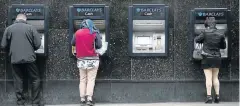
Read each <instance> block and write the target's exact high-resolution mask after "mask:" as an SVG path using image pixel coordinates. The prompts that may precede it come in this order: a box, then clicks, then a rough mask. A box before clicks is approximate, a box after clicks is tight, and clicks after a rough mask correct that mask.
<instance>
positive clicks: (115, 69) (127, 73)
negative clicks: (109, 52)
mask: <svg viewBox="0 0 240 106" xmlns="http://www.w3.org/2000/svg"><path fill="white" fill-rule="evenodd" d="M110 65H111V79H131V61H130V58H129V57H118V56H116V57H112V61H111V64H110Z"/></svg>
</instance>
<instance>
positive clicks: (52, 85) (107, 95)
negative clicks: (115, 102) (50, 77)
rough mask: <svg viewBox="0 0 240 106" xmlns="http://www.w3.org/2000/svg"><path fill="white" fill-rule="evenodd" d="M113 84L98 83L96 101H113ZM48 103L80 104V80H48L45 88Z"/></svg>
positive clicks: (45, 97)
mask: <svg viewBox="0 0 240 106" xmlns="http://www.w3.org/2000/svg"><path fill="white" fill-rule="evenodd" d="M110 85H111V84H110V83H98V82H97V83H96V86H95V91H94V97H93V99H94V100H95V101H96V102H111V86H110ZM44 100H45V103H46V104H79V102H80V94H79V81H78V80H68V81H66V80H65V81H63V80H62V81H61V80H55V81H47V82H46V86H45V88H44Z"/></svg>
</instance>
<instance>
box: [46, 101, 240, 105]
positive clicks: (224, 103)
mask: <svg viewBox="0 0 240 106" xmlns="http://www.w3.org/2000/svg"><path fill="white" fill-rule="evenodd" d="M46 106H80V105H79V104H64V105H46ZM95 106H239V102H222V103H219V104H204V103H202V102H190V103H188V102H186V103H183V102H181V103H176V102H174V103H141V104H134V103H129V104H95Z"/></svg>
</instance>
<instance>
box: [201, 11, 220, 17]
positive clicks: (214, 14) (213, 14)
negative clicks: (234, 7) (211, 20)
mask: <svg viewBox="0 0 240 106" xmlns="http://www.w3.org/2000/svg"><path fill="white" fill-rule="evenodd" d="M197 14H198V16H200V17H219V16H220V17H221V16H224V12H198V13H197Z"/></svg>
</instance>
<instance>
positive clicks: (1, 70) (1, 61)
mask: <svg viewBox="0 0 240 106" xmlns="http://www.w3.org/2000/svg"><path fill="white" fill-rule="evenodd" d="M3 33H4V29H0V42H2V35H3ZM4 52H5V50H3V49H0V79H5V73H6V70H5V60H6V56H5V53H4Z"/></svg>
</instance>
